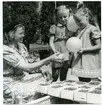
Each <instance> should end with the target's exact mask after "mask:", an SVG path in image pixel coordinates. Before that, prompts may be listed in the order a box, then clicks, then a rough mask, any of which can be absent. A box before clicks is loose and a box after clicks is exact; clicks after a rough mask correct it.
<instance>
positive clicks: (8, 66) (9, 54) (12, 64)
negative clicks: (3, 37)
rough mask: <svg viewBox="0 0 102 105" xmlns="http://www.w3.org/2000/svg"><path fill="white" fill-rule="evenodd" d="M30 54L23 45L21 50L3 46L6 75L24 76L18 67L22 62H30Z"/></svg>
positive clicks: (20, 47) (4, 72) (20, 45)
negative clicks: (28, 57)
mask: <svg viewBox="0 0 102 105" xmlns="http://www.w3.org/2000/svg"><path fill="white" fill-rule="evenodd" d="M27 56H28V53H27V51H26V49H25V46H24V45H23V44H19V50H17V49H16V48H14V47H12V46H7V45H4V46H3V60H4V71H3V74H4V75H11V74H12V75H23V72H22V70H20V69H18V68H17V67H18V66H19V64H20V63H21V62H26V63H27V62H28V61H27V58H26V57H27Z"/></svg>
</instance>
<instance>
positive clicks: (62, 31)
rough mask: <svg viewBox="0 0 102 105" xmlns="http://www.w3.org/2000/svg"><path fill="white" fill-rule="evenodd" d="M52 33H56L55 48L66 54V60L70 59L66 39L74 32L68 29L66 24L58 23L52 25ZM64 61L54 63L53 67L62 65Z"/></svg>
mask: <svg viewBox="0 0 102 105" xmlns="http://www.w3.org/2000/svg"><path fill="white" fill-rule="evenodd" d="M50 35H54V37H55V42H54V45H55V48H56V50H57V51H59V52H60V53H63V54H64V55H65V60H69V52H68V50H67V48H66V40H67V39H68V38H69V37H70V36H72V33H71V32H70V31H68V29H67V28H66V27H65V26H62V25H61V24H60V23H58V24H57V25H52V26H51V27H50ZM62 65H63V64H62V63H55V62H53V63H52V67H62Z"/></svg>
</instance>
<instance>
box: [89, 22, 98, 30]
mask: <svg viewBox="0 0 102 105" xmlns="http://www.w3.org/2000/svg"><path fill="white" fill-rule="evenodd" d="M90 29H91V31H93V30H99V29H98V28H97V27H96V26H94V25H92V24H90Z"/></svg>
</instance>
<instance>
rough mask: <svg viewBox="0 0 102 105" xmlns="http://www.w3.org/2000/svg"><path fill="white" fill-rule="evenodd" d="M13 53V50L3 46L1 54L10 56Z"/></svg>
mask: <svg viewBox="0 0 102 105" xmlns="http://www.w3.org/2000/svg"><path fill="white" fill-rule="evenodd" d="M11 53H14V50H13V48H11V47H10V46H8V45H3V54H11Z"/></svg>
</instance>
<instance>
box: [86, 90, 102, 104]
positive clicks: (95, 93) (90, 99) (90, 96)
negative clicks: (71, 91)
mask: <svg viewBox="0 0 102 105" xmlns="http://www.w3.org/2000/svg"><path fill="white" fill-rule="evenodd" d="M101 94H102V93H101V90H99V89H97V88H96V89H93V90H91V91H90V92H88V93H87V103H101Z"/></svg>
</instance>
